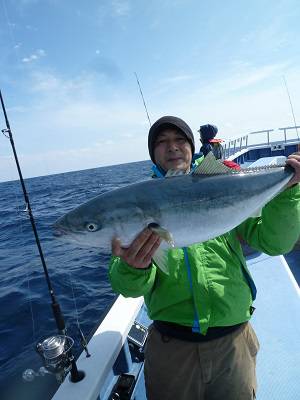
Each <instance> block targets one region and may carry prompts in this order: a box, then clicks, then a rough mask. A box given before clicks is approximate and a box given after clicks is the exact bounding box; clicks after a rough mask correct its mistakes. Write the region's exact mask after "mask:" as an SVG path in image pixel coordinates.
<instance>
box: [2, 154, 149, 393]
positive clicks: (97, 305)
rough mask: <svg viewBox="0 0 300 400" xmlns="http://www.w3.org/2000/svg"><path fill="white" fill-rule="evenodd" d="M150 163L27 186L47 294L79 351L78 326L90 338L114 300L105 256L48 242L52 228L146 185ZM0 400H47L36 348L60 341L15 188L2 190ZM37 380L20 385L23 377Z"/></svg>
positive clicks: (48, 381)
mask: <svg viewBox="0 0 300 400" xmlns="http://www.w3.org/2000/svg"><path fill="white" fill-rule="evenodd" d="M150 172H151V162H150V161H142V162H136V163H129V164H122V165H115V166H109V167H102V168H94V169H89V170H83V171H76V172H68V173H62V174H57V175H49V176H43V177H37V178H31V179H26V181H25V183H26V188H27V192H28V194H29V198H30V204H31V208H32V211H33V215H34V218H35V220H36V225H37V229H38V233H39V237H40V241H41V244H42V249H43V252H44V255H45V260H46V264H47V267H48V270H49V275H50V279H51V283H52V286H53V288H54V292H55V295H56V298H57V300H58V302H59V303H60V306H61V309H62V312H63V315H64V317H65V322H66V326H67V332H68V335H69V336H72V337H73V338H74V339H75V340H76V345H75V348H74V350H75V354H78V353H79V352H80V351H81V349H80V346H79V339H78V329H77V326H78V322H79V325H80V328H81V330H82V331H83V333H84V335H85V336H86V337H87V338H88V337H89V336H91V335H92V334H93V332H94V329H95V327H97V326H98V324H99V322H100V321H101V320H102V319H103V318H104V316H105V315H106V313H107V311H108V310H109V308H110V306H111V305H112V303H113V302H114V299H115V298H116V294H115V293H113V292H112V290H111V287H110V283H109V280H108V274H107V269H108V262H109V258H110V255H109V254H101V253H100V252H99V253H98V252H97V251H96V250H94V249H93V250H91V249H86V248H85V249H83V248H79V247H76V245H74V244H68V243H64V242H62V241H59V240H57V239H55V238H54V237H53V235H52V229H51V227H52V225H53V223H54V221H55V220H56V219H57V218H58V217H60V216H62V215H63V214H65V213H66V212H68V211H69V210H71V209H73V208H74V207H76V206H78V205H79V204H81V203H83V202H85V201H87V200H89V199H91V198H92V197H95V196H96V195H98V194H100V193H104V192H106V191H109V190H112V189H115V188H118V187H121V186H124V185H128V184H130V183H133V182H137V181H141V180H145V179H149V177H150ZM0 310H1V314H0V343H1V345H0V371H1V372H0V398H1V400H6V399H9V400H15V399H16V400H17V399H22V400H24V399H30V400H37V399H39V400H40V399H43V400H47V399H51V397H52V396H53V393H54V392H55V390H56V388H57V383H56V380H55V378H54V376H53V375H50V374H47V375H45V376H41V375H40V374H39V373H38V372H39V368H40V367H41V366H42V365H43V364H42V360H41V358H40V356H39V355H38V353H37V352H36V350H35V346H36V344H37V343H38V342H39V340H41V339H43V338H45V337H47V336H51V335H52V334H56V333H57V329H56V325H55V322H54V318H53V315H52V309H51V299H50V295H49V292H48V287H47V283H46V279H45V276H44V272H43V267H42V264H41V261H40V258H39V255H38V250H37V246H36V243H35V240H34V235H33V231H32V228H31V224H30V220H29V217H28V213H27V212H26V211H25V203H24V198H23V194H22V191H21V185H20V182H19V181H11V182H3V183H0ZM28 368H30V369H33V370H34V371H35V372H36V373H37V376H36V377H35V379H34V380H33V381H32V382H24V381H23V379H22V374H23V372H24V371H25V370H26V369H28Z"/></svg>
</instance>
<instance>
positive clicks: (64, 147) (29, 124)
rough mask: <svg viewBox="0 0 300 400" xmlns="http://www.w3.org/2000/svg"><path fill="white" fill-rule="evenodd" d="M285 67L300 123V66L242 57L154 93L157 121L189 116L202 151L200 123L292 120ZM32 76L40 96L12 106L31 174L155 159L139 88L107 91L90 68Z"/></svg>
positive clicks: (224, 132)
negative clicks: (206, 77)
mask: <svg viewBox="0 0 300 400" xmlns="http://www.w3.org/2000/svg"><path fill="white" fill-rule="evenodd" d="M283 73H284V74H285V76H286V78H287V81H288V84H289V88H290V94H291V98H292V102H293V106H294V110H295V115H296V119H297V117H299V118H298V123H299V121H300V115H299V114H300V95H299V93H300V73H299V70H298V68H296V67H294V68H293V69H292V68H291V67H290V65H289V63H286V64H274V65H271V64H270V65H264V66H261V67H254V66H251V65H249V64H247V63H242V62H240V63H239V62H236V63H235V66H234V68H232V74H231V75H230V76H224V77H222V78H221V77H220V79H219V80H212V81H207V82H202V81H200V80H199V78H197V77H195V79H182V80H176V79H175V80H172V79H170V80H169V81H168V82H167V80H166V84H165V87H164V90H163V91H161V92H159V93H158V91H157V92H155V90H153V92H152V93H151V92H150V93H149V92H148V96H147V98H146V101H147V100H148V99H149V100H150V101H147V105H148V109H149V112H150V118H151V121H152V122H154V121H155V119H157V118H159V117H161V116H162V115H177V116H179V117H181V118H183V119H184V120H186V122H187V123H188V124H189V125H190V126H191V128H192V129H193V131H194V133H195V140H196V143H197V144H196V149H197V150H198V148H199V147H200V143H199V142H198V133H197V132H196V130H197V129H198V128H199V126H200V125H202V124H203V123H208V122H211V123H215V124H216V125H217V126H218V128H219V137H220V138H229V137H234V136H240V135H244V134H246V133H248V132H251V131H256V130H261V129H269V128H270V129H277V128H279V127H284V126H291V125H293V120H292V116H291V110H290V105H289V101H288V97H287V94H286V90H285V88H284V85H283V82H282V74H283ZM178 76H179V75H178ZM27 83H28V88H30V89H28V93H30V95H31V97H33V98H34V99H35V101H34V103H33V104H31V105H30V107H29V105H28V104H26V112H24V108H22V105H19V106H18V107H15V108H14V110H12V111H13V112H12V113H13V114H14V118H13V121H14V127H15V130H16V133H21V134H19V135H18V140H17V144H18V148H20V154H22V166H23V168H24V173H25V176H35V175H37V171H38V174H39V175H44V174H51V173H58V172H64V171H69V170H80V169H86V168H92V167H97V166H102V165H112V164H118V163H123V162H130V161H138V160H142V159H148V152H147V132H148V129H149V125H148V121H147V117H146V114H145V111H144V109H143V107H142V105H141V100H140V98H139V96H138V94H137V92H136V91H132V94H130V92H128V88H127V87H126V88H125V87H124V89H122V90H121V88H118V90H116V89H115V93H114V94H110V95H109V96H108V95H107V93H109V91H110V90H112V88H111V87H110V88H109V90H108V91H107V90H105V89H107V88H104V87H101V92H99V90H98V89H99V85H98V83H97V81H95V77H93V76H92V75H88V74H82V75H80V76H77V77H75V78H74V79H68V80H64V79H62V78H61V77H59V76H57V75H55V74H53V73H51V72H42V71H34V72H32V75H31V79H29V80H28V82H27ZM157 86H158V87H160V86H161V84H160V83H158V84H157ZM30 90H31V92H30ZM149 105H150V107H149ZM23 132H26V133H27V134H26V135H24V134H23ZM276 132H277V133H278V131H276ZM277 133H276V134H277ZM274 134H275V132H274ZM198 143H199V146H198ZM3 154H6V153H3ZM43 160H44V161H43ZM0 164H1V165H0V173H1V176H0V179H2V180H3V179H5V176H6V175H5V174H6V172H5V171H7V169H6V168H5V166H4V164H5V161H3V159H2V160H1V161H0ZM10 170H13V168H10ZM9 178H10V179H12V178H11V175H10V176H9Z"/></svg>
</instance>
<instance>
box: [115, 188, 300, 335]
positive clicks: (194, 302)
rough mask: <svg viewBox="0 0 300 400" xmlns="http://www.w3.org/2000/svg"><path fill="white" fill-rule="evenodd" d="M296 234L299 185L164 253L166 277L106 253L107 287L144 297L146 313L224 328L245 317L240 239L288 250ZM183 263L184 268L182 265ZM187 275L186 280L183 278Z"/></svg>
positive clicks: (247, 292) (250, 292)
mask: <svg viewBox="0 0 300 400" xmlns="http://www.w3.org/2000/svg"><path fill="white" fill-rule="evenodd" d="M299 235H300V185H299V184H297V185H296V186H293V187H292V188H289V189H286V190H285V191H283V192H282V193H280V194H279V195H278V196H277V197H276V198H274V199H273V200H271V201H270V202H269V203H268V204H267V205H266V206H265V207H264V208H263V210H262V214H261V216H260V217H256V218H249V219H247V220H246V221H244V222H243V223H241V224H240V225H239V226H238V227H236V228H235V229H233V230H232V231H230V232H228V233H226V234H224V235H222V236H219V237H217V238H215V239H212V240H208V241H207V242H203V243H198V244H194V245H192V246H189V247H188V248H187V249H186V259H185V254H184V250H183V249H172V250H169V252H168V261H169V270H170V275H169V276H168V275H166V274H164V273H163V272H162V271H161V270H160V269H159V268H157V267H156V266H155V264H154V263H152V264H151V266H150V267H149V268H147V269H135V268H133V267H131V266H130V265H128V264H126V263H125V262H124V261H122V260H121V259H120V258H118V257H112V259H111V262H110V267H109V275H110V281H111V285H112V288H113V290H114V291H115V292H117V293H121V294H122V295H123V296H125V297H138V296H144V299H145V303H146V305H147V308H148V314H149V317H150V318H151V319H153V320H161V321H168V322H174V323H177V324H181V325H186V326H195V322H196V325H197V324H199V325H200V332H201V333H202V334H205V333H206V331H207V329H208V327H216V326H230V325H235V324H238V323H241V322H244V321H247V320H249V319H250V317H251V311H250V307H251V304H252V301H253V299H254V297H255V285H254V284H253V281H252V278H251V276H250V273H249V272H248V270H247V267H246V262H245V258H244V256H243V252H242V248H241V244H240V242H241V240H244V241H246V242H247V243H248V244H249V245H250V246H251V247H253V248H255V249H256V250H258V251H262V252H264V253H266V254H269V255H279V254H284V253H287V252H289V251H290V250H292V248H293V246H294V244H295V243H296V241H297V240H298V239H299ZM187 264H189V267H188V266H187ZM189 274H190V278H189Z"/></svg>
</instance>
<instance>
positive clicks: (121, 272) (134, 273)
mask: <svg viewBox="0 0 300 400" xmlns="http://www.w3.org/2000/svg"><path fill="white" fill-rule="evenodd" d="M155 276H156V267H155V265H153V264H151V266H150V267H149V268H146V269H137V268H134V267H131V266H130V265H129V264H127V263H126V262H124V261H123V260H121V258H120V257H114V256H113V257H111V260H110V264H109V279H110V283H111V286H112V289H113V291H114V292H116V293H120V294H122V295H123V296H124V297H139V296H144V295H145V294H147V293H149V292H150V291H151V290H152V287H153V285H154V281H155Z"/></svg>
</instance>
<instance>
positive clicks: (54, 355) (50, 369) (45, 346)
mask: <svg viewBox="0 0 300 400" xmlns="http://www.w3.org/2000/svg"><path fill="white" fill-rule="evenodd" d="M73 345H74V340H73V339H72V338H71V337H69V336H66V335H53V336H49V337H47V338H46V339H43V340H42V341H40V342H39V343H38V344H37V345H36V351H37V353H38V354H39V355H40V356H41V357H42V360H43V364H44V366H43V367H41V368H39V370H38V372H35V371H34V370H33V369H26V370H25V371H24V372H23V375H22V376H23V380H24V381H25V382H32V381H33V380H34V379H35V378H36V377H37V376H45V375H46V374H51V375H55V377H56V380H57V381H58V383H62V382H63V381H64V379H65V377H66V376H67V374H68V373H69V372H70V380H71V382H74V383H75V382H79V381H81V380H82V379H83V378H84V376H85V373H84V372H83V371H78V369H77V366H76V362H75V358H74V356H73V354H72V347H73ZM85 351H86V353H87V357H89V356H90V354H89V353H88V351H87V348H85Z"/></svg>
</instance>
